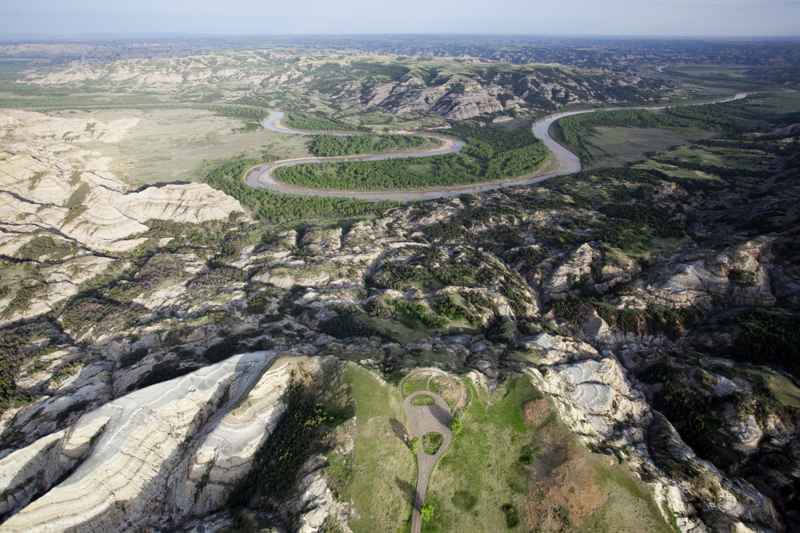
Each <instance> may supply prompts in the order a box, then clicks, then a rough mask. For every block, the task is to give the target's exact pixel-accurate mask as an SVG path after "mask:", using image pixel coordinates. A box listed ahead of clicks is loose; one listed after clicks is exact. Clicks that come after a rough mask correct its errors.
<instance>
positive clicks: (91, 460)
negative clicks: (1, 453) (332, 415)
mask: <svg viewBox="0 0 800 533" xmlns="http://www.w3.org/2000/svg"><path fill="white" fill-rule="evenodd" d="M275 356H276V354H274V353H269V352H256V353H251V354H244V355H239V356H235V357H231V358H229V359H227V360H225V361H223V362H221V363H218V364H216V365H211V366H208V367H205V368H202V369H200V370H197V371H195V372H193V373H191V374H188V375H186V376H184V377H181V378H177V379H174V380H171V381H166V382H163V383H160V384H158V385H153V386H151V387H147V388H144V389H140V390H138V391H136V392H134V393H132V394H129V395H127V396H125V397H122V398H120V399H118V400H114V401H112V402H109V403H107V404H106V405H104V406H103V407H101V408H99V409H97V410H95V411H93V412H91V413H88V414H86V415H84V416H83V417H82V418H81V419H80V420H79V421H78V422H77V423H76V424H75V425H73V426H72V427H71V428H70V429H69V430H68V431H66V432H60V433H56V434H54V435H52V436H48V437H45V438H43V439H42V440H40V441H37V442H35V443H34V444H32V445H31V446H29V447H27V448H24V449H22V450H19V451H17V452H14V454H12V455H10V456H8V457H7V458H6V459H4V460H3V461H2V462H1V463H0V480H6V481H5V487H4V493H3V494H4V495H6V496H5V497H6V504H5V508H6V510H7V511H12V510H13V509H12V507H16V506H19V505H24V503H25V500H26V499H30V498H31V497H32V496H33V494H34V493H41V492H43V491H45V490H47V492H45V493H44V495H43V496H41V497H40V498H38V499H36V500H34V501H33V502H32V503H30V504H28V505H27V506H24V507H23V508H22V509H21V510H19V511H18V512H16V513H15V514H13V516H11V518H10V519H8V520H7V521H6V522H5V524H4V525H3V529H4V530H5V531H26V532H28V531H50V530H53V529H57V530H63V529H68V528H76V527H77V528H80V529H81V530H82V531H107V530H120V529H123V528H124V529H138V528H152V527H166V526H168V524H175V523H179V522H180V521H181V520H183V519H188V518H191V517H195V516H203V515H206V514H209V513H212V512H214V511H217V510H219V509H220V508H221V507H223V505H224V503H225V501H226V498H227V495H228V494H229V493H230V491H231V490H232V488H233V487H234V486H235V483H236V481H238V480H239V479H241V478H242V477H243V476H244V475H245V474H246V473H247V472H248V470H249V466H250V462H251V461H252V458H253V456H254V454H255V452H256V451H257V450H258V448H259V446H260V444H261V443H262V442H263V441H264V439H265V438H266V437H267V435H269V433H270V432H271V430H272V428H273V427H274V425H275V424H276V422H277V420H278V419H279V418H280V416H281V414H282V412H283V409H284V406H283V404H282V397H283V394H284V392H285V391H286V389H287V387H288V386H289V383H290V382H291V380H292V377H293V375H294V373H295V372H296V371H297V369H299V368H300V367H302V369H303V371H305V372H311V373H312V374H313V373H314V372H319V371H320V363H319V360H306V359H292V358H285V359H279V360H278V361H277V362H275V363H272V361H273V359H274V358H275ZM271 363H272V366H271V368H270V364H271ZM268 368H269V370H267V369H268ZM75 463H79V464H78V466H77V467H76V468H75V469H74V471H73V472H72V473H71V474H69V475H68V476H67V477H66V479H64V480H63V481H61V480H60V478H61V477H63V475H64V474H65V473H67V472H68V471H69V470H70V469H71V468H72V467H73V466H74V465H75ZM27 478H34V479H36V480H37V483H38V485H37V484H33V485H29V486H27V487H25V486H24V485H23V484H22V483H21V482H20V481H21V480H23V479H27ZM9 480H10V481H9ZM51 486H52V488H51ZM48 489H49V490H48ZM37 495H38V494H37ZM165 495H169V497H165Z"/></svg>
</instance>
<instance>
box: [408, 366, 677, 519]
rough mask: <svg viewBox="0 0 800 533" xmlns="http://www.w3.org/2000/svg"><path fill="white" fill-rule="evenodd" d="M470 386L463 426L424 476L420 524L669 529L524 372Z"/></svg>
mask: <svg viewBox="0 0 800 533" xmlns="http://www.w3.org/2000/svg"><path fill="white" fill-rule="evenodd" d="M469 389H470V396H471V400H470V404H469V406H468V407H467V409H466V411H465V412H464V413H463V415H462V417H461V420H462V423H463V428H462V429H461V431H460V432H459V433H458V434H457V435H455V438H454V442H453V444H452V446H451V448H450V450H449V451H448V452H447V453H446V455H445V456H444V458H443V459H442V461H441V463H440V464H439V466H438V467H437V469H436V471H435V473H434V475H433V477H432V479H431V486H430V488H429V491H428V499H427V503H429V504H430V505H431V506H432V508H433V519H432V520H431V521H430V522H429V523H427V524H425V525H424V526H423V531H424V532H426V533H434V532H447V531H454V532H456V531H483V532H495V531H505V530H513V531H542V532H555V531H587V532H588V531H595V532H611V531H621V532H639V531H657V532H662V531H663V532H668V531H670V528H669V526H667V524H665V523H664V521H663V519H662V518H661V517H660V515H659V513H658V511H657V509H656V507H655V504H654V502H653V500H652V497H651V496H650V494H649V493H648V492H647V491H646V490H645V489H644V487H643V486H642V485H641V484H640V483H639V482H637V481H635V480H634V479H633V478H632V477H631V476H630V474H629V473H628V472H627V471H626V470H625V469H624V468H622V467H618V466H614V465H612V464H611V463H610V462H609V461H608V458H607V457H605V456H600V455H594V454H591V453H590V452H589V451H588V450H586V449H585V448H584V447H583V446H582V445H580V444H579V443H577V442H576V440H575V437H574V436H573V435H572V434H571V432H569V430H567V429H566V428H565V427H564V426H562V425H561V424H560V423H559V422H558V419H557V417H556V416H555V413H554V412H553V411H552V410H551V407H550V406H549V404H548V402H547V400H544V399H543V398H542V396H541V395H540V394H539V393H538V391H536V390H535V389H534V388H533V387H532V386H531V384H530V382H529V380H528V379H527V378H526V377H521V376H520V377H516V378H512V379H511V380H510V381H508V382H507V383H505V384H504V385H502V386H501V387H499V388H498V389H497V390H496V391H495V392H494V393H491V394H490V393H488V392H486V391H484V390H481V389H479V388H476V387H475V386H472V385H469ZM529 402H531V404H532V405H533V406H534V407H533V408H531V407H530V406H529ZM526 406H528V410H526V409H525V408H526ZM524 411H525V413H528V411H530V413H531V414H530V415H527V414H525V413H524ZM562 476H563V477H562ZM622 517H624V518H622Z"/></svg>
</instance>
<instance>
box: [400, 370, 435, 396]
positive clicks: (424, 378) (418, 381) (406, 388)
mask: <svg viewBox="0 0 800 533" xmlns="http://www.w3.org/2000/svg"><path fill="white" fill-rule="evenodd" d="M428 379H429V376H428V375H427V374H423V375H412V376H408V377H406V378H404V379H403V383H402V385H401V388H402V391H403V396H411V395H412V394H414V393H415V392H418V391H427V390H428Z"/></svg>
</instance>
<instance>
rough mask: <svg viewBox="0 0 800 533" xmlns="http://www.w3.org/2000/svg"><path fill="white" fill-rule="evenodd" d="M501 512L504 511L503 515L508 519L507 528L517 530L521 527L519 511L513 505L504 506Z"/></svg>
mask: <svg viewBox="0 0 800 533" xmlns="http://www.w3.org/2000/svg"><path fill="white" fill-rule="evenodd" d="M500 510H501V511H503V514H504V515H505V517H506V527H508V529H512V528H515V527H517V526H518V525H519V511H517V508H516V507H515V506H514V504H512V503H506V504H503V506H502V507H500Z"/></svg>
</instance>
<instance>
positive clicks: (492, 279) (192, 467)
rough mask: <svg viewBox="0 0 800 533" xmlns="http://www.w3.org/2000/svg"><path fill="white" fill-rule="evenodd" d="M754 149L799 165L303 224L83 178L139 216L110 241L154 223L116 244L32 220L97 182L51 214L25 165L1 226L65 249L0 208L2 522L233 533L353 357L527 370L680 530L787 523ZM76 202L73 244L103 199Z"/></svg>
mask: <svg viewBox="0 0 800 533" xmlns="http://www.w3.org/2000/svg"><path fill="white" fill-rule="evenodd" d="M763 142H764V143H766V144H765V145H764V150H765V154H767V153H769V154H771V155H769V157H776V158H779V159H780V161H783V162H784V163H785V164H783V165H776V167H775V168H776V170H775V171H774V172H772V173H771V174H770V175H769V176H768V177H765V176H763V175H756V174H751V173H749V172H739V173H729V174H726V175H724V177H721V178H720V179H719V180H714V181H710V182H703V183H696V182H686V181H684V180H681V179H677V178H670V177H669V176H666V175H664V174H661V173H655V172H654V173H645V172H634V171H632V170H630V169H620V170H610V171H602V172H596V173H586V174H582V175H580V176H578V177H574V178H568V179H561V180H557V181H555V182H553V183H550V184H547V185H545V186H541V187H526V188H517V189H511V190H506V191H500V192H494V193H490V194H484V195H474V196H464V197H460V198H456V199H451V200H442V201H437V202H431V203H425V204H417V205H412V206H406V207H402V208H397V209H394V210H392V211H390V212H389V213H387V214H386V215H385V216H383V217H379V218H376V219H371V220H362V221H356V222H350V223H347V224H334V225H314V224H312V225H308V226H305V227H303V228H297V229H285V228H281V229H277V228H271V227H267V228H265V227H264V226H263V225H262V224H260V223H257V222H254V221H252V220H250V219H249V218H247V217H246V216H244V215H240V216H238V217H237V216H233V217H231V213H233V214H234V215H235V213H236V212H237V211H238V210H239V207H238V204H236V203H235V202H234V201H233V200H230V199H228V198H226V197H224V196H223V195H222V194H221V193H219V192H216V191H213V190H210V189H207V188H206V189H202V190H201V189H194V188H196V187H203V186H171V187H162V188H153V189H152V190H151V189H146V190H144V191H141V192H139V193H130V192H125V191H122V190H120V191H116V192H115V191H111V190H109V189H106V188H104V187H102V186H101V185H99V184H97V183H95V182H94V181H91V179H89V178H86V179H84V178H83V177H81V178H80V182H81V183H85V184H87V187H90V190H92V191H94V190H95V189H102V190H103V191H106V193H108V194H109V195H110V196H109V197H108V198H112V197H113V198H115V199H116V200H111V199H109V200H108V205H114V206H115V207H114V210H115V211H114V212H115V213H117V214H116V215H115V216H120V217H121V216H122V215H121V214H120V213H123V212H127V211H125V209H126V208H125V207H124V206H126V205H131V206H138V207H130V209H132V210H133V211H134V212H135V213H138V214H136V216H137V217H140V219H137V221H136V222H131V221H127V222H124V224H123V223H122V222H121V223H120V224H119V226H120V227H127V226H126V225H127V224H133V225H134V226H135V227H136V228H138V226H136V224H141V225H142V226H144V227H145V228H146V229H144V230H139V229H137V231H134V232H133V233H127V230H125V231H122V230H121V229H120V227H117V225H116V224H113V223H112V224H110V226H111V227H112V229H113V230H114V231H121V232H122V233H120V236H119V238H116V237H114V238H110V239H107V240H104V239H100V238H99V237H97V235H103V234H104V233H103V232H104V231H105V230H104V229H103V226H102V225H97V227H93V229H92V230H91V231H89V230H86V231H84V230H81V231H77V230H76V231H72V230H70V228H71V227H72V226H71V225H70V222H69V221H68V222H66V223H65V222H64V220H63V219H59V218H58V217H56V218H55V219H53V220H51V221H48V220H49V219H46V218H44V215H43V214H42V213H51V212H54V213H55V212H59V213H60V212H61V211H58V210H59V209H61V210H63V209H67V211H69V209H68V208H63V207H59V206H58V205H56V204H58V202H60V201H64V200H63V199H64V197H67V199H68V198H69V197H71V196H72V195H73V194H75V187H78V188H80V187H81V186H82V185H76V184H70V177H69V174H70V173H69V170H64V171H63V172H62V171H58V172H56V173H55V174H54V175H53V176H52V177H51V179H50V182H52V183H54V184H56V185H57V186H56V187H55V188H56V189H58V190H61V189H63V190H64V191H65V192H63V194H62V193H60V194H61V196H58V197H57V198H56V197H55V196H52V197H51V196H48V197H44V196H36V198H38V199H37V200H36V201H37V202H40V203H42V204H48V203H53V204H54V205H56V207H51V206H49V205H47V206H45V207H43V208H42V209H41V213H40V212H39V211H38V209H39V208H38V207H37V208H36V209H33V208H32V207H30V206H29V204H31V202H32V200H31V198H32V196H31V197H29V196H27V195H33V194H38V191H39V185H41V184H42V183H45V182H46V181H47V180H46V179H45V178H44V177H42V178H40V181H39V182H36V185H35V186H33V187H31V186H30V184H28V185H25V184H26V183H28V182H30V181H32V180H33V176H28V175H27V174H25V176H27V178H25V179H23V180H22V182H23V185H15V186H17V189H14V191H15V192H14V193H13V194H10V193H6V194H5V197H6V198H7V199H8V201H9V202H10V204H11V205H13V206H14V207H13V209H15V211H13V213H16V214H15V215H14V216H11V217H10V219H16V218H17V216H18V214H19V213H23V215H24V217H31V218H25V221H27V222H25V224H29V225H30V224H32V225H33V226H34V229H35V231H38V232H43V233H45V235H46V236H47V237H49V238H51V239H53V241H54V242H62V241H64V242H65V243H73V244H74V247H73V246H70V247H64V250H63V254H62V252H61V251H58V253H57V254H55V253H54V252H53V250H54V249H56V250H61V248H59V247H58V246H56V247H55V248H54V247H53V246H51V245H50V244H49V243H48V246H46V247H44V249H45V250H46V252H45V253H44V255H42V256H37V257H36V259H35V260H34V259H31V254H32V251H31V249H30V247H28V249H27V250H26V249H25V244H26V243H28V242H29V241H30V240H31V239H30V238H29V236H27V235H25V234H21V233H19V231H20V230H19V228H20V227H22V226H19V225H17V222H13V223H6V221H7V220H10V219H9V218H7V217H3V221H4V225H3V228H4V231H5V232H6V233H5V235H6V238H5V241H4V244H3V246H4V250H5V251H4V252H3V255H4V261H5V262H6V263H5V264H6V268H7V270H5V271H4V279H3V283H4V286H10V288H9V289H8V290H7V291H4V292H3V293H2V294H3V296H2V298H3V299H2V305H3V306H4V311H3V320H4V325H3V327H2V329H0V340H2V342H0V346H2V349H3V352H2V354H1V355H2V357H3V359H2V360H3V362H4V366H3V368H2V378H3V381H2V392H3V400H4V403H3V408H4V410H3V413H2V416H0V491H2V492H0V495H1V496H2V497H0V514H2V516H3V518H4V519H5V520H6V521H5V522H4V523H3V525H2V526H1V527H2V528H3V529H8V530H18V531H35V530H45V529H46V527H48V524H50V526H51V527H55V528H56V529H65V528H68V527H77V528H79V529H82V530H101V529H105V530H108V529H111V530H124V529H136V528H154V529H162V530H174V529H176V528H181V527H186V528H193V527H197V528H208V529H209V530H215V529H219V528H223V527H227V526H229V525H230V524H231V523H232V520H233V518H232V516H231V515H230V514H228V513H227V509H226V503H227V501H228V497H229V495H230V493H231V490H232V487H233V486H234V485H235V484H236V481H237V480H240V479H242V477H243V476H245V475H246V473H247V472H248V471H249V470H250V465H251V464H252V458H253V457H254V454H255V453H256V451H257V450H258V449H259V448H260V446H261V444H263V442H264V441H265V439H267V438H268V436H269V435H270V432H271V431H272V430H273V428H274V426H275V424H276V422H277V421H279V420H280V419H281V414H282V413H283V412H284V411H283V409H284V406H283V403H282V401H283V398H284V395H285V390H286V388H287V387H288V386H289V384H290V382H291V380H292V374H293V372H292V370H293V369H294V371H295V372H294V373H295V375H297V374H298V373H300V372H303V373H306V374H308V375H311V376H324V375H325V374H326V372H327V370H326V368H327V366H326V365H327V364H329V363H326V361H333V362H335V360H339V359H348V360H353V361H359V362H360V363H362V364H364V365H366V366H369V367H371V368H374V369H376V370H378V371H382V372H385V373H386V374H387V375H388V374H391V373H393V372H396V371H399V370H404V369H409V368H414V367H419V366H438V367H440V368H443V369H445V370H448V371H451V372H453V373H461V374H466V373H468V372H470V373H471V375H473V376H475V378H474V379H475V380H476V381H484V382H486V383H488V384H491V383H496V382H497V380H501V379H504V378H505V377H507V376H509V375H512V374H517V373H520V372H521V373H524V374H525V375H527V376H528V377H529V378H530V379H531V380H533V382H534V383H536V384H537V386H538V387H539V388H541V389H542V390H543V391H544V392H546V393H547V394H548V395H549V396H550V397H551V398H552V399H553V401H554V405H555V407H556V409H557V412H558V414H559V416H560V417H561V419H562V420H563V421H565V423H567V425H568V426H569V427H570V428H571V429H572V430H573V431H574V432H575V433H576V434H578V435H579V436H580V437H581V439H583V440H584V442H585V443H587V444H589V445H591V446H592V447H593V448H594V449H596V450H599V451H603V452H605V453H609V454H613V455H615V456H617V457H618V458H619V460H621V461H624V462H626V463H627V464H629V465H631V466H632V467H633V468H634V470H635V471H636V472H637V474H638V475H639V476H640V477H641V479H642V480H643V481H645V482H646V483H647V484H649V485H650V486H651V487H652V488H653V490H654V491H655V493H656V494H657V496H658V501H659V502H660V505H661V508H662V510H663V512H664V515H665V516H666V517H669V519H670V520H671V519H672V518H674V519H675V521H676V522H677V525H678V526H679V527H680V529H682V530H686V531H731V530H733V531H748V530H750V531H764V532H766V531H784V530H791V529H792V528H795V527H797V524H798V517H797V515H796V514H795V513H796V511H795V509H796V508H797V501H798V500H797V497H798V496H797V493H796V492H794V490H795V489H794V488H793V487H796V484H797V482H798V481H797V480H798V464H800V454H799V452H798V444H797V443H798V442H800V439H798V427H800V426H798V422H799V421H800V420H799V419H798V408H800V405H798V397H799V393H798V390H799V389H798V387H797V384H796V380H797V376H798V374H797V371H798V369H797V366H796V358H795V359H793V358H792V354H793V353H794V354H796V351H795V352H792V350H796V344H794V343H792V342H791V339H792V337H791V335H793V334H796V331H798V329H797V324H798V322H797V316H798V314H797V303H798V301H800V270H798V266H797V265H798V264H800V260H799V259H800V257H798V255H797V247H796V244H795V243H796V239H797V227H798V223H797V222H798V212H797V202H796V198H797V194H798V191H797V187H798V183H800V182H798V175H797V167H796V166H795V165H793V164H792V161H793V159H791V157H792V154H794V153H795V152H793V151H792V150H796V146H797V139H796V138H792V137H781V143H782V145H783V146H788V148H781V149H779V148H777V147H775V146H774V145H772V144H769V143H772V142H775V141H772V140H764V141H763ZM792 143H794V144H792ZM26 150H29V151H30V150H31V148H26ZM768 150H771V151H769V152H768ZM781 150H783V151H781ZM48 153H50V152H46V151H43V152H36V154H39V155H36V157H39V156H40V155H41V154H44V155H47V154H48ZM776 153H777V155H775V154H776ZM20 154H22V155H19V157H25V158H28V159H26V160H27V161H29V162H30V161H32V160H33V159H32V158H33V154H32V153H29V152H25V151H24V150H21V151H20ZM26 154H27V155H26ZM44 155H41V156H42V157H44ZM51 155H52V154H51ZM16 157H18V155H14V154H11V155H10V156H8V157H6V159H5V160H3V161H0V165H2V164H5V163H7V162H8V161H9V160H16V159H15V158H16ZM48 157H50V156H48ZM52 157H55V156H54V155H52ZM765 157H767V155H765ZM795 160H796V156H795ZM54 161H55V160H54ZM12 162H13V161H12ZM31 164H33V163H31ZM54 165H55V163H54ZM23 166H24V165H23ZM3 168H6V167H3ZM7 168H9V169H10V168H11V167H7ZM14 168H17V167H14ZM48 168H49V167H48ZM70 168H71V167H70ZM18 172H21V171H20V170H18ZM767 178H768V179H767ZM12 181H13V180H9V183H10V184H11V185H13V184H14V183H16V182H13V183H12ZM65 181H66V183H64V182H65ZM192 190H194V191H195V193H197V191H200V193H202V195H205V194H208V195H213V199H214V200H213V201H212V199H209V200H208V201H207V202H204V201H199V200H197V203H192V202H195V200H189V199H188V198H189V197H191V196H192V195H193V194H195V193H191V194H189V193H188V192H187V191H192ZM148 191H149V192H148ZM689 191H691V194H690V193H689ZM106 193H103V194H106ZM48 194H49V193H48ZM160 195H164V196H160ZM87 197H91V195H90V196H87ZM58 198H60V199H61V200H59V199H58ZM143 198H149V200H146V201H145V200H143ZM153 198H160V200H158V201H156V200H153ZM209 198H212V196H209ZM755 198H757V199H759V201H758V202H754V201H753V199H755ZM765 199H766V200H768V201H769V202H768V203H769V205H770V206H771V211H770V212H768V213H765V212H764V211H763V210H762V209H761V207H760V206H761V205H764V202H765V201H766V200H765ZM134 200H135V201H134ZM712 200H713V204H710V203H709V202H711V201H712ZM140 201H142V202H145V204H146V205H142V204H140V203H139V202H140ZM113 202H118V203H113ZM127 202H133V203H130V204H129V203H127ZM151 204H152V206H153V207H152V208H151V207H147V205H151ZM81 205H84V206H85V207H86V210H85V211H84V210H82V211H81V213H79V215H76V216H78V217H83V218H81V220H84V224H83V226H86V225H88V224H90V221H91V220H94V219H93V218H92V217H95V216H96V215H95V214H92V213H93V211H94V209H95V207H96V208H97V209H102V208H104V206H105V204H104V205H100V206H95V205H93V204H88V205H87V204H85V203H81ZM24 206H28V207H30V209H29V211H24V209H23V207H24ZM165 206H166V207H165ZM220 206H224V209H221V208H220ZM219 209H221V211H219ZM9 212H10V211H9ZM142 213H145V214H144V215H143V214H142ZM148 213H149V214H148ZM162 213H163V216H165V217H166V216H168V217H172V216H173V214H176V213H177V215H176V216H184V217H186V218H185V219H183V220H184V223H180V224H179V223H169V224H167V223H164V222H159V221H158V217H159V216H162V215H161V214H162ZM59 216H60V215H59ZM97 216H98V217H99V215H97ZM153 217H155V218H153ZM100 218H102V217H100ZM123 218H124V217H123ZM113 220H117V218H114V219H113ZM126 220H128V219H126ZM665 220H669V221H677V223H678V224H679V225H680V227H676V226H675V224H669V225H668V224H664V221H665ZM21 223H23V222H22V219H20V224H21ZM83 226H82V227H83ZM132 227H133V226H132ZM67 231H72V232H71V233H67ZM120 239H121V240H120ZM126 240H136V241H138V242H140V243H141V244H138V245H137V246H136V247H134V248H130V249H129V248H124V247H123V248H118V246H120V243H123V242H125V241H126ZM20 241H24V242H22V243H20ZM109 243H111V244H113V246H111V244H109ZM65 246H66V244H65ZM79 258H87V259H85V260H86V261H97V262H99V261H101V260H102V261H104V263H102V268H101V267H100V266H98V267H97V270H96V271H95V270H91V269H90V268H89V267H85V268H76V269H75V275H76V276H78V277H75V278H72V279H71V283H70V284H69V286H70V289H69V291H67V292H66V293H64V292H61V291H58V292H57V293H56V294H57V295H58V298H57V299H55V298H54V299H51V298H50V297H49V296H48V294H49V293H47V292H38V289H37V290H35V291H33V292H32V293H30V294H29V295H27V296H26V298H27V299H28V300H29V301H30V303H31V306H29V307H20V306H17V305H12V303H13V302H14V301H17V300H18V296H17V295H18V294H19V291H20V290H21V289H20V287H22V286H28V284H30V286H31V287H34V286H36V287H38V286H39V285H42V286H45V287H47V286H48V283H46V282H45V281H43V280H44V279H45V278H44V276H45V275H46V273H47V272H49V270H48V269H61V270H65V269H68V268H69V265H70V264H71V262H72V261H75V260H77V259H79ZM18 265H23V266H24V268H20V270H16V268H17V266H18ZM5 272H9V273H12V274H13V275H14V276H19V278H18V279H20V280H22V281H20V282H18V283H17V284H16V285H14V284H12V283H8V282H6V280H7V279H10V278H7V277H5ZM17 285H18V286H17ZM787 339H788V341H787ZM242 354H244V355H242ZM330 364H333V363H330ZM319 379H320V380H321V379H322V378H321V377H320V378H319ZM317 460H318V459H316V460H310V461H309V462H308V464H306V465H304V468H303V469H301V470H300V473H299V474H298V475H297V479H293V480H292V482H293V484H294V486H295V488H296V490H295V491H294V492H295V494H292V495H291V503H290V504H287V507H286V508H287V509H288V508H292V509H296V512H293V514H294V518H293V520H292V522H291V523H292V524H293V527H296V528H305V530H307V531H314V530H319V529H320V528H321V527H322V524H323V523H324V522H325V520H326V519H327V517H328V516H329V515H337V513H339V512H340V510H341V508H340V507H339V506H340V505H344V504H346V502H335V501H334V498H333V496H332V495H331V493H330V491H329V490H328V489H327V487H326V485H325V483H324V479H325V475H324V471H325V466H324V463H319V462H315V461H317ZM165 495H166V496H165ZM298 517H299V518H298Z"/></svg>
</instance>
